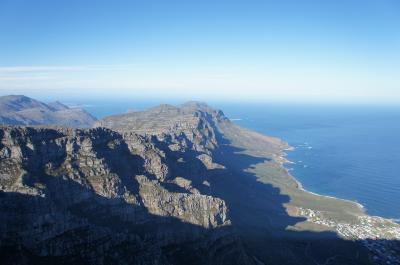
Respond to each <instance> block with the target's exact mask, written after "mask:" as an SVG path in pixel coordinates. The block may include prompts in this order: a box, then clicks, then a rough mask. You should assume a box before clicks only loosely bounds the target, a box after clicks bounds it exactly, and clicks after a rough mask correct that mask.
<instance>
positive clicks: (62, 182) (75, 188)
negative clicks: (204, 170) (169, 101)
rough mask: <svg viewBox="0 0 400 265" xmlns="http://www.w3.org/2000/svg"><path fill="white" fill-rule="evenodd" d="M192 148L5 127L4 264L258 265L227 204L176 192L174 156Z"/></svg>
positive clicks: (104, 133)
mask: <svg viewBox="0 0 400 265" xmlns="http://www.w3.org/2000/svg"><path fill="white" fill-rule="evenodd" d="M185 141H189V140H188V139H187V137H186V136H185V137H183V136H182V135H181V136H177V135H173V136H167V135H165V134H163V135H159V137H158V138H157V137H156V136H150V135H138V134H136V133H134V132H125V133H120V132H115V131H112V130H110V129H105V128H95V129H87V130H84V129H82V130H80V129H66V128H53V129H50V128H31V127H7V126H3V127H1V128H0V197H1V200H0V211H1V213H2V214H1V216H0V239H1V240H0V242H1V243H0V258H3V260H5V261H9V262H11V263H12V262H16V263H21V264H23V263H24V261H26V260H29V262H28V263H32V261H37V263H45V262H50V263H51V262H52V261H62V262H66V263H70V262H78V261H79V260H82V261H85V262H88V263H91V264H110V262H111V263H113V264H128V263H129V264H170V263H171V264H185V263H184V262H183V263H182V261H181V259H182V260H187V257H185V255H186V254H184V253H181V252H180V251H181V250H180V248H181V246H184V247H185V248H187V250H190V249H191V250H190V251H192V252H193V253H194V256H193V257H194V258H195V259H198V261H197V260H196V262H199V264H203V263H204V262H206V261H207V262H208V264H213V263H214V262H215V261H217V260H219V261H223V263H227V264H228V261H229V263H230V262H233V263H232V264H235V262H238V260H235V259H234V256H236V255H238V256H239V257H241V258H240V259H239V260H240V264H246V263H251V262H252V261H251V259H249V258H248V257H247V255H246V254H245V252H244V250H243V248H242V247H241V243H240V240H239V239H238V238H236V236H235V235H234V234H233V233H232V230H231V228H230V226H229V225H230V219H229V211H228V209H227V206H226V203H225V202H224V201H223V200H222V199H220V198H218V197H214V196H210V195H205V194H201V193H200V192H198V191H197V192H193V189H192V190H190V189H182V187H181V186H179V185H178V182H174V179H175V177H176V176H174V174H175V172H176V171H177V169H176V167H178V166H177V165H179V163H173V161H174V160H173V159H172V158H171V157H169V155H170V154H174V153H175V152H178V153H181V154H182V157H183V156H184V154H185V152H186V151H187V149H188V148H189V147H188V146H189V144H188V143H185ZM173 145H178V146H179V148H177V149H175V148H173V147H171V146H173ZM169 147H171V148H169ZM163 148H165V149H163ZM203 148H206V147H203ZM176 150H179V151H176ZM199 156H200V157H201V154H200V153H199ZM203 160H204V159H203ZM208 160H209V159H205V161H208ZM198 161H199V163H201V162H200V160H198ZM175 162H176V161H175ZM180 179H181V180H185V176H183V177H180ZM186 181H189V180H186ZM189 182H190V181H189ZM179 183H181V182H179ZM174 187H175V188H174ZM83 245H84V246H85V247H84V249H82V246H83ZM216 246H218V248H224V247H229V248H231V250H230V251H229V253H220V252H218V251H217V252H215V250H212V249H210V247H212V248H215V247H216ZM5 252H9V253H8V254H7V255H6V256H9V257H8V258H7V259H6V258H4V256H1V255H4V253H5ZM204 253H207V254H204ZM212 255H217V256H218V258H216V257H213V258H211V256H212ZM196 262H195V261H194V260H193V261H190V263H196ZM5 263H6V262H5Z"/></svg>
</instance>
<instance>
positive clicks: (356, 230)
mask: <svg viewBox="0 0 400 265" xmlns="http://www.w3.org/2000/svg"><path fill="white" fill-rule="evenodd" d="M299 210H300V215H301V216H304V217H306V218H307V221H309V222H312V223H315V224H320V225H325V226H328V227H331V228H334V229H335V230H336V231H337V233H338V234H339V235H340V236H341V237H343V238H345V239H349V240H359V241H361V243H362V244H363V245H364V246H365V247H366V248H368V249H369V250H370V251H371V252H372V254H373V256H372V257H373V260H374V261H375V262H376V263H378V264H400V225H399V224H397V223H395V222H393V221H391V220H388V219H384V218H381V217H377V216H358V220H357V221H354V222H352V223H350V222H349V223H345V222H338V221H335V220H333V219H329V218H327V217H325V216H324V215H323V213H322V212H320V211H315V210H311V209H304V208H299Z"/></svg>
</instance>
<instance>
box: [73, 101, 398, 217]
mask: <svg viewBox="0 0 400 265" xmlns="http://www.w3.org/2000/svg"><path fill="white" fill-rule="evenodd" d="M157 103H159V102H156V101H154V102H107V103H101V102H85V104H83V103H82V102H81V103H80V104H81V105H82V106H83V107H84V108H85V109H86V110H87V111H89V112H90V113H92V114H93V115H94V116H96V117H98V118H101V117H104V116H106V115H111V114H117V113H123V112H126V111H127V110H128V109H144V108H147V107H150V106H154V105H157ZM174 103H177V102H172V104H174ZM211 105H212V106H214V107H216V108H220V109H222V110H223V111H224V113H225V114H226V115H227V116H228V117H229V118H231V119H232V120H233V121H234V122H235V123H237V124H239V125H241V126H243V127H246V128H249V129H252V130H255V131H258V132H260V133H263V134H267V135H271V136H276V137H279V138H281V139H283V140H285V141H286V142H288V143H289V144H290V145H291V146H293V147H294V148H295V149H294V151H291V152H288V156H287V158H288V159H289V160H290V161H292V162H293V164H287V167H288V168H289V170H290V172H291V174H292V175H293V176H294V177H295V178H296V179H297V180H299V181H300V182H301V183H302V185H303V187H304V188H305V189H306V190H308V191H312V192H315V193H318V194H322V195H329V196H334V197H338V198H343V199H349V200H353V201H356V202H359V203H361V204H362V205H364V207H365V208H366V210H367V212H368V213H369V214H371V215H378V216H382V217H386V218H393V219H396V220H399V219H400V107H384V106H346V105H341V106H339V105H338V106H334V105H330V106H322V105H301V104H298V105H296V104H227V103H214V104H211Z"/></svg>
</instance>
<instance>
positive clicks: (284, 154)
mask: <svg viewBox="0 0 400 265" xmlns="http://www.w3.org/2000/svg"><path fill="white" fill-rule="evenodd" d="M281 140H282V141H283V142H285V143H286V144H287V145H288V146H289V147H287V148H285V149H283V150H282V154H281V156H280V157H281V159H282V163H281V165H282V168H283V169H284V170H285V171H286V174H287V175H288V176H289V177H291V178H292V179H293V180H294V181H295V182H296V184H297V188H298V189H299V190H301V191H304V192H307V193H309V194H312V195H315V196H319V197H324V198H329V199H334V200H339V201H344V202H348V203H352V204H355V205H357V206H358V208H360V210H362V211H363V213H364V214H365V215H368V213H367V209H366V208H365V206H364V205H362V204H361V203H359V202H356V201H353V200H349V199H343V198H338V197H334V196H330V195H324V194H319V193H316V192H313V191H309V190H306V189H305V188H304V186H303V184H302V183H301V182H300V181H299V180H298V179H297V178H296V177H295V176H294V175H293V174H291V173H290V171H289V169H288V168H287V167H286V164H295V162H293V161H290V160H289V159H287V155H288V153H287V152H293V151H294V150H295V147H293V146H290V145H289V143H287V142H286V141H284V140H283V139H281ZM378 217H380V216H378ZM381 218H382V217H381ZM385 219H386V218H385ZM389 220H391V219H389Z"/></svg>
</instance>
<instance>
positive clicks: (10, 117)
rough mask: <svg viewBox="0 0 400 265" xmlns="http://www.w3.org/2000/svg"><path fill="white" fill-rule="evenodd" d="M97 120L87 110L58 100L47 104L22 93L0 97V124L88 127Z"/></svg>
mask: <svg viewBox="0 0 400 265" xmlns="http://www.w3.org/2000/svg"><path fill="white" fill-rule="evenodd" d="M95 121H96V118H95V117H93V116H92V115H90V114H89V113H88V112H86V111H85V110H83V109H80V108H69V107H68V106H66V105H64V104H62V103H60V102H58V101H56V102H52V103H47V104H46V103H43V102H40V101H38V100H35V99H32V98H29V97H26V96H21V95H10V96H3V97H0V124H9V125H63V126H67V127H81V128H87V127H91V126H92V125H93V123H94V122H95Z"/></svg>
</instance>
